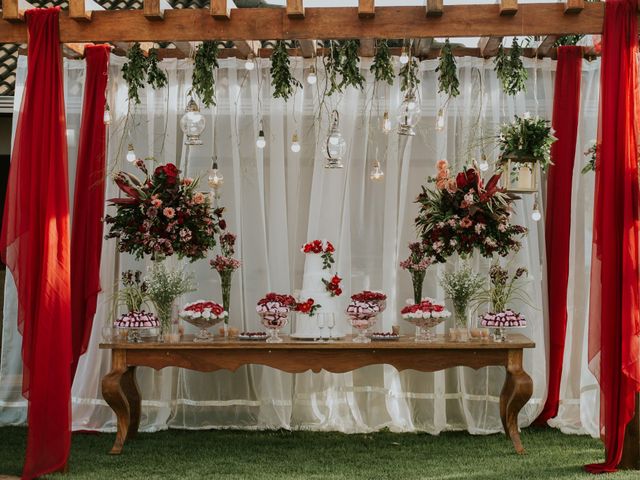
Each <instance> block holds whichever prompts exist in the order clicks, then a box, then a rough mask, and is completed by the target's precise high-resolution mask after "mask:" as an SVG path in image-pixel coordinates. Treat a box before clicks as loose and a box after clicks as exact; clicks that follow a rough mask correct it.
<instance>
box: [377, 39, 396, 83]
mask: <svg viewBox="0 0 640 480" xmlns="http://www.w3.org/2000/svg"><path fill="white" fill-rule="evenodd" d="M371 73H373V77H374V78H375V80H376V82H387V83H388V84H389V85H393V79H394V77H395V73H394V71H393V64H392V63H391V51H390V50H389V45H388V44H387V41H386V40H378V41H377V43H376V53H375V56H374V57H373V64H372V65H371Z"/></svg>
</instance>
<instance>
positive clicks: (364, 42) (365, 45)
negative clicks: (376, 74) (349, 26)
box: [360, 38, 376, 57]
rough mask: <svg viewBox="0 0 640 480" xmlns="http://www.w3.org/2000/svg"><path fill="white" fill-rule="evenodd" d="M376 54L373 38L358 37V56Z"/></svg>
mask: <svg viewBox="0 0 640 480" xmlns="http://www.w3.org/2000/svg"><path fill="white" fill-rule="evenodd" d="M375 54H376V41H375V40H374V39H373V38H362V39H360V56H361V57H373V56H374V55H375Z"/></svg>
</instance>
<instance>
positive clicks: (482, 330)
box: [480, 328, 491, 340]
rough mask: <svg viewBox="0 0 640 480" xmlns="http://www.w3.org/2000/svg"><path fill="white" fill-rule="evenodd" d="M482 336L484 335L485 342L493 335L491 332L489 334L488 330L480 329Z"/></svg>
mask: <svg viewBox="0 0 640 480" xmlns="http://www.w3.org/2000/svg"><path fill="white" fill-rule="evenodd" d="M480 335H482V339H483V340H487V339H489V336H490V335H491V332H489V329H488V328H481V329H480Z"/></svg>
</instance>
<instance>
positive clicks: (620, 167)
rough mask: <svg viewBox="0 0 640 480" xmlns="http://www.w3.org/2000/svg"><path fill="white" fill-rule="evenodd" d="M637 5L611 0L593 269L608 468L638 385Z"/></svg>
mask: <svg viewBox="0 0 640 480" xmlns="http://www.w3.org/2000/svg"><path fill="white" fill-rule="evenodd" d="M637 5H638V0H607V2H606V5H605V19H604V33H603V38H602V74H601V87H600V88H601V90H600V124H599V133H598V135H599V139H598V154H597V160H596V191H595V209H594V210H595V211H594V223H593V256H592V267H591V304H590V322H589V365H590V368H591V369H592V371H593V372H594V374H595V375H596V376H597V377H598V380H599V382H600V394H601V396H600V398H601V401H600V428H601V433H602V435H603V438H604V443H605V450H606V459H605V461H604V463H600V464H592V465H587V466H586V467H585V468H586V469H587V471H590V472H592V473H602V472H611V471H614V470H615V469H616V467H617V465H618V463H620V459H621V456H622V449H623V444H624V434H625V427H626V425H627V424H628V423H629V421H630V420H631V418H632V417H633V414H634V408H635V392H636V391H637V390H638V389H639V388H640V338H639V337H638V334H640V311H639V310H638V309H639V308H640V305H639V298H638V293H639V291H638V200H639V198H638V151H637V148H638V147H637V138H636V127H637V125H636V118H637V106H638V105H637V101H638V91H637V88H638V79H637V72H638V65H637V60H636V53H637V47H638V46H637V43H638V25H637Z"/></svg>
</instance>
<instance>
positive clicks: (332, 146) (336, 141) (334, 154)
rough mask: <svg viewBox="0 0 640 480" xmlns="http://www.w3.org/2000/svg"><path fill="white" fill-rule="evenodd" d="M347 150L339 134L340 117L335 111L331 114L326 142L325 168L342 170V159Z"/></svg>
mask: <svg viewBox="0 0 640 480" xmlns="http://www.w3.org/2000/svg"><path fill="white" fill-rule="evenodd" d="M346 150H347V143H346V142H345V140H344V137H343V136H342V134H341V133H340V115H339V114H338V112H337V111H336V110H334V111H332V112H331V128H329V134H328V135H327V141H326V153H327V161H326V163H325V165H324V166H325V168H342V167H343V166H344V165H343V164H342V157H343V156H344V153H345V151H346Z"/></svg>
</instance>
